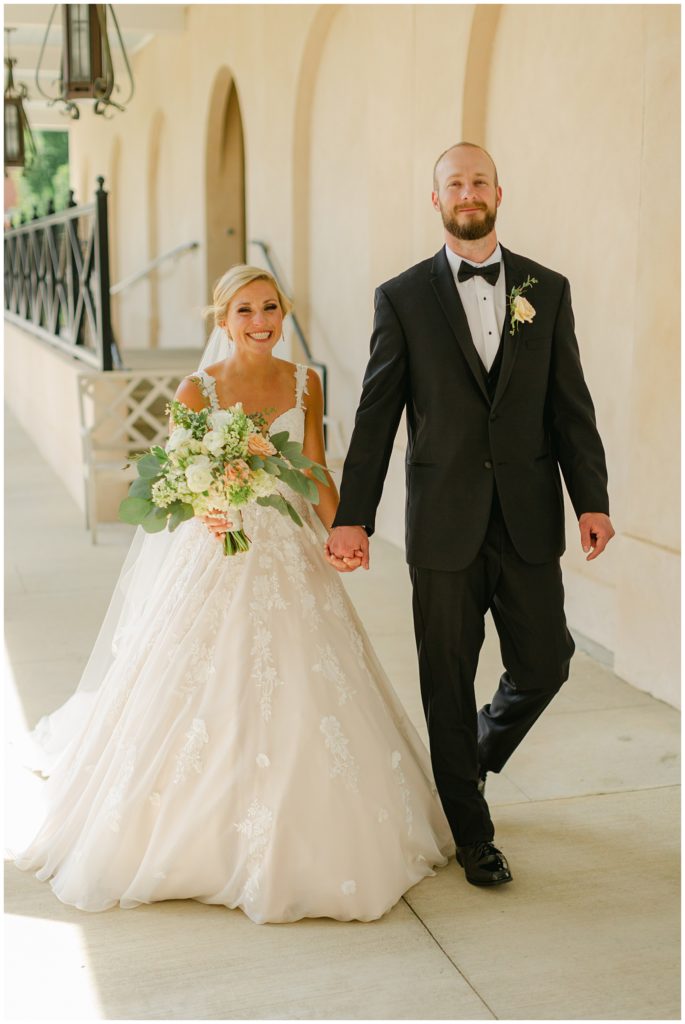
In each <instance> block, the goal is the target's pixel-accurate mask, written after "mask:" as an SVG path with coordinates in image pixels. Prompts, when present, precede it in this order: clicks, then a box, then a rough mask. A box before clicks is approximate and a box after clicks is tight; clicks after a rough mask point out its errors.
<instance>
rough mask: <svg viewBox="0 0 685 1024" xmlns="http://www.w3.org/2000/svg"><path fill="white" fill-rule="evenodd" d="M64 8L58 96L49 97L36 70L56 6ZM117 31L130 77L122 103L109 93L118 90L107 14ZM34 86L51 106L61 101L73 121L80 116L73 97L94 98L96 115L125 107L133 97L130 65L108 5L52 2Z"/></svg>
mask: <svg viewBox="0 0 685 1024" xmlns="http://www.w3.org/2000/svg"><path fill="white" fill-rule="evenodd" d="M58 7H61V8H62V11H63V21H62V35H63V38H62V72H61V78H60V81H59V89H60V94H59V96H49V95H48V94H47V93H46V92H44V91H43V89H42V88H41V84H40V79H39V73H40V68H41V62H42V60H43V53H44V51H45V45H46V43H47V40H48V36H49V34H50V26H51V25H52V22H53V19H54V17H55V13H56V11H57V8H58ZM108 11H109V15H110V17H111V21H112V24H113V25H114V28H115V30H116V33H117V37H118V40H119V45H120V47H121V52H122V56H123V58H124V63H125V65H126V71H127V72H128V80H129V90H130V91H129V95H128V97H127V99H126V100H125V101H124V103H119V102H115V101H114V100H113V99H112V93H113V91H114V90H115V89H118V85H117V83H116V81H115V76H114V65H113V63H112V52H111V47H110V41H109V34H108V30H107V13H108ZM36 87H37V89H38V91H39V93H40V94H41V96H44V97H45V99H46V100H48V101H49V103H50V105H52V104H53V103H63V104H64V108H63V113H66V114H68V115H69V116H70V117H72V118H74V119H75V120H76V119H77V118H78V117H79V108H78V107H77V106H76V103H75V102H74V101H75V100H83V99H94V100H95V103H94V111H95V113H96V114H107V113H108V112H109V111H110V110H111V108H114V109H116V110H122V111H123V110H124V109H125V105H124V104H125V103H129V102H130V100H131V99H132V97H133V90H134V86H133V73H132V72H131V65H130V64H129V60H128V56H127V54H126V49H125V47H124V41H123V39H122V38H121V31H120V29H119V23H118V21H117V18H116V15H115V13H114V8H113V7H112V5H111V4H55V5H54V7H53V9H52V14H51V15H50V20H49V21H48V27H47V29H46V30H45V39H44V40H43V47H42V49H41V52H40V57H39V58H38V65H37V67H36Z"/></svg>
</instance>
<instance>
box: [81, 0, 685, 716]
mask: <svg viewBox="0 0 685 1024" xmlns="http://www.w3.org/2000/svg"><path fill="white" fill-rule="evenodd" d="M679 34H680V32H679V9H678V7H677V6H675V5H672V6H666V5H661V6H660V5H654V6H652V5H625V6H616V5H601V4H600V5H598V4H592V5H558V6H557V5H535V6H533V5H531V6H517V5H512V6H507V5H483V6H478V5H476V6H471V5H466V4H448V5H435V6H431V5H396V6H395V5H391V6H384V5H378V6H374V5H325V6H316V5H274V6H262V5H239V6H233V7H231V6H227V5H193V4H191V5H189V6H188V7H187V9H186V29H185V31H184V32H182V33H179V34H177V35H173V36H170V35H159V36H156V37H155V38H154V39H153V40H152V41H151V42H150V43H149V44H148V45H147V46H146V47H145V48H144V49H143V50H142V51H141V52H140V53H139V54H137V55H136V57H135V60H134V72H135V76H136V97H135V99H134V101H133V103H132V104H131V106H130V107H129V109H128V110H127V112H126V113H125V114H123V115H120V116H118V117H117V118H116V120H115V121H112V122H102V121H101V120H100V119H96V118H93V117H92V116H91V117H84V118H82V119H81V121H79V122H78V123H75V124H73V125H72V126H71V131H72V153H73V159H74V168H73V180H74V182H76V183H77V186H78V187H79V189H82V188H83V182H84V180H85V177H86V176H88V180H89V181H90V183H91V184H90V187H91V191H92V189H93V187H94V178H95V176H96V175H97V174H99V173H102V174H105V175H106V176H107V175H109V174H110V170H111V168H112V166H116V169H117V175H116V176H117V187H118V193H119V194H118V196H117V200H116V222H115V230H116V233H117V237H116V260H117V273H118V275H119V276H120V277H123V276H126V275H127V274H129V273H132V272H133V271H135V270H137V269H138V268H139V267H140V266H142V265H143V264H144V262H145V261H146V260H147V259H148V257H149V256H151V255H154V254H155V251H154V250H155V249H156V250H157V251H158V252H161V251H164V250H165V249H167V248H171V247H172V246H175V245H177V244H179V243H182V242H186V241H190V240H198V241H199V242H200V243H204V241H205V234H206V228H205V212H206V196H205V194H204V193H205V180H206V159H207V153H208V147H209V148H211V147H212V146H213V145H220V140H215V139H213V137H212V134H211V133H210V132H209V130H208V121H209V111H210V105H211V99H212V95H213V90H214V88H215V83H216V82H217V79H218V77H219V76H223V79H227V80H229V81H230V80H231V78H232V80H233V81H234V83H235V86H236V89H237V94H238V98H239V101H240V107H241V111H242V117H243V133H244V144H245V173H246V222H247V237H248V238H262V239H264V240H265V241H267V242H268V243H269V244H270V245H272V247H273V250H274V254H275V255H276V257H277V259H278V262H279V265H280V267H281V269H282V271H283V273H284V275H285V278H286V280H287V282H288V284H289V285H291V286H292V288H293V291H294V298H295V301H296V305H297V309H298V312H299V314H300V316H301V318H302V320H303V322H304V324H305V325H306V327H307V332H308V335H309V337H310V339H311V343H312V346H313V348H314V351H315V354H316V355H317V356H318V357H319V358H321V359H323V360H324V361H325V362H327V363H328V365H329V368H330V388H331V396H330V397H331V411H332V414H333V415H334V416H335V417H336V418H337V419H338V420H339V421H340V422H341V424H342V427H343V430H344V431H345V433H346V435H347V436H348V437H349V433H350V431H351V427H352V423H353V417H354V409H355V405H356V401H357V398H358V394H359V386H360V382H361V377H362V374H363V370H364V365H365V362H366V358H367V352H368V337H369V332H370V327H371V319H372V303H373V292H374V288H375V286H376V285H377V284H378V283H380V282H381V281H382V280H384V279H385V278H387V277H389V276H391V275H393V274H395V273H397V272H399V271H401V270H402V269H404V268H405V267H407V266H408V265H410V264H412V263H414V262H416V261H418V260H420V259H423V258H425V257H426V256H428V255H430V254H431V253H432V252H434V251H435V250H436V249H437V248H438V246H439V245H440V239H441V230H440V225H439V223H438V221H437V219H436V216H435V214H434V212H433V211H432V209H431V207H430V187H431V182H430V172H431V167H432V163H433V160H434V158H435V156H436V155H437V154H438V153H439V152H440V151H441V150H442V149H443V148H445V146H447V145H449V144H450V143H451V142H453V141H456V140H457V139H458V138H460V137H463V136H464V134H466V133H468V135H469V136H470V137H471V138H472V139H473V140H475V141H480V142H482V143H483V144H485V145H486V146H487V147H488V148H489V149H490V150H491V151H492V152H493V154H494V156H495V158H496V160H497V162H498V166H499V171H500V177H501V181H502V185H503V189H504V201H503V205H502V209H501V213H500V218H499V224H498V227H499V234H500V237H501V239H502V241H503V243H504V244H506V245H507V246H509V247H510V248H511V249H513V250H515V251H518V252H522V253H525V254H527V255H529V256H531V257H533V258H534V259H537V260H539V261H540V262H542V263H545V264H547V265H549V266H551V267H554V268H555V269H557V270H559V271H561V272H562V273H564V274H566V275H567V276H568V277H569V278H570V280H571V285H572V294H573V299H574V308H575V313H576V319H577V327H578V337H579V341H580V345H581V352H582V356H583V362H584V366H585V370H586V375H587V378H588V381H589V383H590V387H591V390H592V393H593V396H594V398H595V404H596V407H597V416H598V421H599V425H600V430H601V433H602V436H603V438H604V440H605V443H606V448H607V455H608V462H609V469H610V489H611V497H612V505H613V517H614V520H615V524H616V527H617V531H618V537H617V539H616V540H615V541H614V542H613V544H612V545H611V547H610V548H609V550H608V551H607V553H606V555H605V556H603V557H602V558H601V559H599V560H598V561H596V562H593V563H591V564H587V563H585V562H584V560H583V558H582V555H581V554H580V552H579V550H578V545H577V535H576V527H575V525H574V523H573V521H572V520H571V522H570V523H569V530H568V537H569V551H568V554H567V556H566V558H565V561H564V569H565V579H566V588H567V598H568V600H567V607H568V614H569V620H570V623H571V625H572V626H573V627H575V629H576V630H577V631H579V632H580V633H582V634H584V635H585V636H586V637H587V638H589V639H590V640H592V641H593V642H594V643H596V644H599V645H600V646H601V647H603V648H605V649H606V650H608V651H609V652H611V654H612V655H613V656H614V660H615V667H616V670H617V671H618V672H619V673H620V674H621V675H623V676H624V677H625V678H626V679H628V680H630V681H631V682H634V683H636V684H637V685H639V686H641V687H643V688H644V689H647V690H649V691H650V692H652V693H655V694H657V695H658V696H661V697H663V698H664V699H666V700H669V701H671V702H673V703H677V701H678V691H679V657H678V645H677V635H678V623H679V585H678V579H679V566H680V558H679V550H680V542H679V522H680V513H679V486H678V469H679V461H680V460H679V453H678V436H679V430H678V423H679V413H678V394H679V393H678V382H679V326H678V308H677V295H678V293H679V290H678V288H677V281H678V252H679V244H678V234H677V233H678V223H679V215H678V214H679V211H678V191H679V143H678V129H677V125H678V124H679V117H678V105H679ZM226 71H228V75H227V74H226ZM117 139H118V140H119V146H120V149H119V151H118V153H117V152H115V149H114V147H115V143H116V140H117ZM155 154H157V156H155ZM248 255H249V257H250V258H251V259H253V260H254V261H256V262H259V257H258V254H257V252H256V251H255V250H254V249H248ZM206 276H207V275H206V257H205V253H204V252H203V249H202V248H201V249H200V250H197V251H196V252H194V253H192V254H190V255H186V256H185V257H183V258H182V259H181V260H180V261H179V262H178V263H177V264H175V265H171V266H169V267H167V268H166V269H165V270H162V271H160V272H159V274H158V275H157V282H156V285H151V284H150V283H149V282H146V283H143V284H139V285H136V286H135V287H134V288H133V289H131V290H130V291H129V292H128V293H126V294H125V295H124V296H123V297H122V298H121V299H120V300H119V303H118V309H117V315H118V325H119V335H120V341H121V342H122V344H123V346H124V347H127V346H135V347H145V346H146V345H148V344H149V340H150V334H151V318H152V319H155V318H156V319H157V320H158V330H157V334H156V336H157V338H158V342H159V344H160V345H161V346H185V345H188V344H197V345H198V346H199V345H200V344H201V342H202V339H203V337H204V329H203V326H202V323H201V321H200V319H199V317H198V310H199V309H200V307H201V306H202V305H203V304H204V303H205V302H206V301H207V299H208V296H209V287H210V285H211V282H208V281H207V280H206ZM403 449H404V434H403V431H400V434H399V436H398V440H397V443H396V446H395V451H394V454H393V460H392V464H391V468H390V472H389V477H388V483H387V486H386V491H385V494H384V498H383V502H382V507H381V510H380V514H379V532H380V533H381V534H382V535H384V536H386V537H388V538H390V539H392V540H394V541H395V542H397V543H402V535H403V511H404V498H403V473H402V459H403Z"/></svg>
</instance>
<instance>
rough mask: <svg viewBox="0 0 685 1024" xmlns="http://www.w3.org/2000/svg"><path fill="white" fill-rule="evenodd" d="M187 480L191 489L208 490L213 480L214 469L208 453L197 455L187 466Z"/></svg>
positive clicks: (197, 490)
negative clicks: (212, 469) (211, 466)
mask: <svg viewBox="0 0 685 1024" xmlns="http://www.w3.org/2000/svg"><path fill="white" fill-rule="evenodd" d="M186 480H187V482H188V487H189V488H190V490H191V491H194V492H195V493H198V492H199V491H206V490H207V488H208V487H209V486H210V484H211V482H212V471H211V468H210V463H209V459H208V458H207V456H206V455H197V456H196V457H195V458H194V459H193V461H192V462H191V464H190V465H189V466H186Z"/></svg>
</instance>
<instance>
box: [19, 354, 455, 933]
mask: <svg viewBox="0 0 685 1024" xmlns="http://www.w3.org/2000/svg"><path fill="white" fill-rule="evenodd" d="M306 373H307V370H306V367H298V368H297V371H296V375H295V376H296V388H295V391H296V402H295V406H294V407H293V408H292V409H290V410H289V411H288V412H286V413H284V414H283V415H282V416H279V417H278V420H277V421H276V422H275V423H274V425H273V426H272V430H273V429H275V428H277V429H281V430H288V431H289V432H290V437H291V439H293V440H297V441H302V440H303V436H304V409H303V405H302V394H303V391H304V390H305V382H306ZM202 376H203V381H204V389H205V393H206V395H207V397H208V398H209V400H210V401H211V403H212V405H213V406H214V407H218V406H217V401H216V391H215V388H214V386H213V384H214V382H213V379H212V378H211V377H209V375H207V374H204V373H203V374H202ZM288 497H289V499H290V501H291V502H292V503H293V505H294V506H295V507H296V508H297V510H298V512H299V513H300V515H301V517H302V519H303V521H304V524H305V525H304V526H303V527H298V526H296V525H295V524H294V523H293V522H292V521H291V520H290V518H289V517H284V516H281V515H280V514H279V513H278V512H277V511H275V510H274V509H270V508H261V507H259V506H256V507H252V508H249V509H247V510H246V511H245V514H244V526H245V530H246V532H247V534H248V535H249V536H250V537H251V539H252V547H251V549H250V550H249V552H247V553H246V554H240V555H235V556H233V557H225V556H224V555H223V553H222V550H221V545H220V544H219V543H218V542H217V540H216V539H215V538H214V537H213V536H211V535H210V533H209V532H208V530H207V528H206V527H205V526H204V525H203V524H202V523H201V522H199V521H198V520H190V521H189V522H187V523H184V524H183V525H182V526H180V527H179V529H178V530H177V531H176V533H175V534H173V535H172V538H173V540H172V542H171V543H170V545H169V548H168V552H167V554H166V555H165V559H164V563H163V567H162V571H161V573H160V575H159V576H158V578H157V580H156V582H155V585H154V587H153V588H152V592H150V593H149V598H148V600H147V602H146V605H145V607H144V609H143V610H142V611H141V612H140V613H139V614H138V615H137V617H136V621H135V622H134V624H133V625H132V626H130V627H129V628H128V630H127V634H126V637H125V642H123V643H120V645H119V648H118V649H117V651H116V656H115V657H114V658H113V660H112V662H111V666H110V667H109V669H108V671H107V673H106V676H105V678H104V679H103V681H102V685H100V686H99V687H98V688H97V690H96V691H95V692H94V693H90V694H78V693H77V694H76V695H75V696H74V697H73V698H72V702H76V703H77V704H78V707H76V712H75V711H74V707H72V708H71V709H70V710H71V719H72V727H71V731H72V736H71V739H70V742H69V743H68V745H67V746H66V748H65V749H63V750H62V751H61V753H60V756H59V757H58V758H57V759H56V761H55V760H54V759H53V764H52V765H51V768H50V770H49V775H50V777H49V780H48V781H47V782H46V783H44V787H45V791H44V795H45V806H46V810H45V813H44V819H43V821H42V824H41V827H40V829H39V831H38V833H37V834H36V835H35V837H34V838H33V840H32V842H31V843H30V845H29V846H28V848H27V849H25V850H23V851H22V852H21V853H19V854H18V855H17V856H16V857H15V862H16V864H17V866H18V867H20V868H22V869H24V870H32V871H35V872H36V873H37V877H38V878H40V879H43V880H49V881H50V884H51V886H52V888H53V889H54V892H55V893H56V895H57V896H58V897H59V899H60V900H62V901H63V902H65V903H68V904H72V905H73V906H75V907H78V908H80V909H82V910H89V911H100V910H106V909H107V908H109V907H113V906H116V905H120V906H121V907H135V906H136V905H138V904H140V903H150V902H154V901H157V900H170V899H186V898H192V899H195V900H199V901H200V902H202V903H214V904H223V905H225V906H227V907H231V908H234V907H240V908H241V909H242V910H243V911H244V912H245V913H246V914H247V915H248V916H249V917H250V918H251V919H252V920H253V921H255V922H258V923H261V922H266V921H269V922H278V921H295V920H298V919H300V918H303V917H331V918H337V919H338V920H342V921H347V920H361V921H369V920H373V919H375V918H378V917H380V916H381V915H382V914H384V913H385V912H386V911H387V910H389V909H390V908H391V907H392V906H393V905H394V904H395V903H396V902H397V900H398V899H399V898H400V897H401V896H402V894H403V893H404V892H406V890H407V889H409V888H410V887H411V886H413V885H415V884H416V883H417V882H419V881H421V879H422V878H425V877H426V876H427V875H431V874H433V873H434V872H433V870H432V869H433V867H435V866H437V865H444V864H445V863H446V862H447V859H448V857H449V855H450V854H451V853H453V852H454V843H453V839H452V835H451V833H450V829H449V826H448V824H447V821H446V819H445V816H444V813H443V810H442V806H441V804H440V801H439V798H438V796H437V794H436V790H435V786H434V783H433V778H432V773H431V768H430V760H429V756H428V753H427V751H426V749H425V747H424V745H423V743H422V742H421V740H420V738H419V736H418V735H417V733H416V731H415V729H414V727H413V726H412V725H411V723H410V722H409V721H408V719H407V717H406V715H405V713H404V711H403V709H402V706H401V704H400V702H399V700H398V698H397V696H396V694H395V692H394V691H393V689H392V686H391V685H390V683H389V681H388V679H387V677H386V675H385V673H384V671H383V669H382V667H381V665H380V663H379V662H378V659H377V658H376V656H375V654H374V652H373V650H372V647H371V645H370V642H369V640H368V637H367V635H366V633H365V631H364V629H363V627H362V625H361V622H360V621H359V619H358V617H357V615H356V613H355V610H354V608H353V606H352V604H351V602H350V600H349V598H348V597H347V594H346V592H345V589H344V587H343V586H342V583H341V581H340V579H339V576H338V574H337V573H336V571H335V570H334V569H333V568H332V567H331V566H329V565H328V563H327V562H326V559H325V557H324V554H323V546H322V543H321V539H320V537H319V536H317V534H316V532H315V530H314V524H313V516H312V514H310V509H309V506H307V505H306V504H305V502H303V501H302V500H301V499H300V498H298V497H297V496H294V495H293V493H292V492H291V491H288ZM79 701H80V703H78V702H79ZM69 704H70V702H67V705H64V708H63V709H60V710H64V709H67V708H68V707H69ZM59 714H60V711H58V712H57V713H56V715H55V716H50V717H49V718H47V719H43V720H42V721H41V723H39V727H38V728H37V730H36V731H35V734H34V735H35V736H37V737H38V738H41V737H43V738H46V737H49V734H50V731H51V724H52V723H51V719H53V718H54V719H57V718H58V716H59ZM74 717H76V718H77V719H78V727H77V728H74V725H73V719H74Z"/></svg>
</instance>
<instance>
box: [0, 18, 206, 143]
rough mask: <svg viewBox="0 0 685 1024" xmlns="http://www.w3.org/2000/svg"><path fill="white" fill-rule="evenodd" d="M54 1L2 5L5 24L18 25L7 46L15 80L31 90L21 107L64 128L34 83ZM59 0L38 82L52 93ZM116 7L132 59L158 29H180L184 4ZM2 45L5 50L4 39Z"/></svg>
mask: <svg viewBox="0 0 685 1024" xmlns="http://www.w3.org/2000/svg"><path fill="white" fill-rule="evenodd" d="M53 6H54V5H53V4H24V3H18V4H5V5H4V7H3V21H4V27H5V28H14V29H15V30H16V31H14V32H12V33H11V35H10V52H11V54H12V56H13V57H15V58H16V59H17V64H16V66H15V68H14V80H15V82H16V83H19V82H23V83H24V84H25V85H26V88H27V89H28V91H29V95H28V99H27V100H26V101H25V102H24V107H25V109H26V113H27V114H28V118H29V121H30V122H31V125H32V126H33V127H34V128H50V127H54V128H57V127H59V128H66V127H67V126H68V123H69V121H68V119H67V118H66V117H65V116H64V115H63V114H61V113H60V111H59V108H58V107H56V106H53V107H50V106H48V101H47V100H45V99H43V98H42V97H41V95H40V93H39V92H38V89H37V87H36V68H37V66H38V61H39V57H40V52H41V47H42V45H43V40H44V39H45V30H46V28H47V25H48V22H49V21H50V15H51V14H52V10H53ZM57 6H58V10H57V11H56V12H55V16H54V18H53V20H52V25H51V27H50V33H49V35H48V39H47V42H46V44H45V52H44V53H43V58H42V61H41V70H40V84H41V88H42V89H43V90H44V91H45V92H47V93H49V94H50V95H55V93H56V91H57V90H56V86H55V82H56V80H57V77H58V74H59V67H60V61H61V56H62V11H61V8H62V7H63V4H58V5H57ZM114 13H115V14H116V17H117V21H118V22H119V28H120V30H121V35H122V38H123V40H124V46H125V47H126V52H127V53H128V56H129V59H130V58H131V57H132V56H134V55H135V54H136V53H138V52H139V51H140V50H141V49H142V48H143V47H144V46H146V45H147V44H148V43H149V42H150V40H151V39H153V38H154V37H155V36H156V35H159V34H162V33H164V34H168V33H176V32H181V31H182V30H183V28H184V26H185V16H186V5H184V4H135V3H126V4H115V5H114ZM108 15H109V11H108ZM107 24H108V29H109V39H110V45H111V48H112V60H113V62H114V69H115V74H116V76H117V80H119V81H121V83H122V88H123V89H124V93H126V92H127V77H126V71H125V65H124V61H123V58H122V54H121V48H120V46H119V39H118V37H117V33H116V30H115V29H114V26H113V25H112V23H111V18H109V16H108V19H107ZM3 42H4V40H3ZM4 45H5V56H6V54H7V46H6V43H5V44H4Z"/></svg>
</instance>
